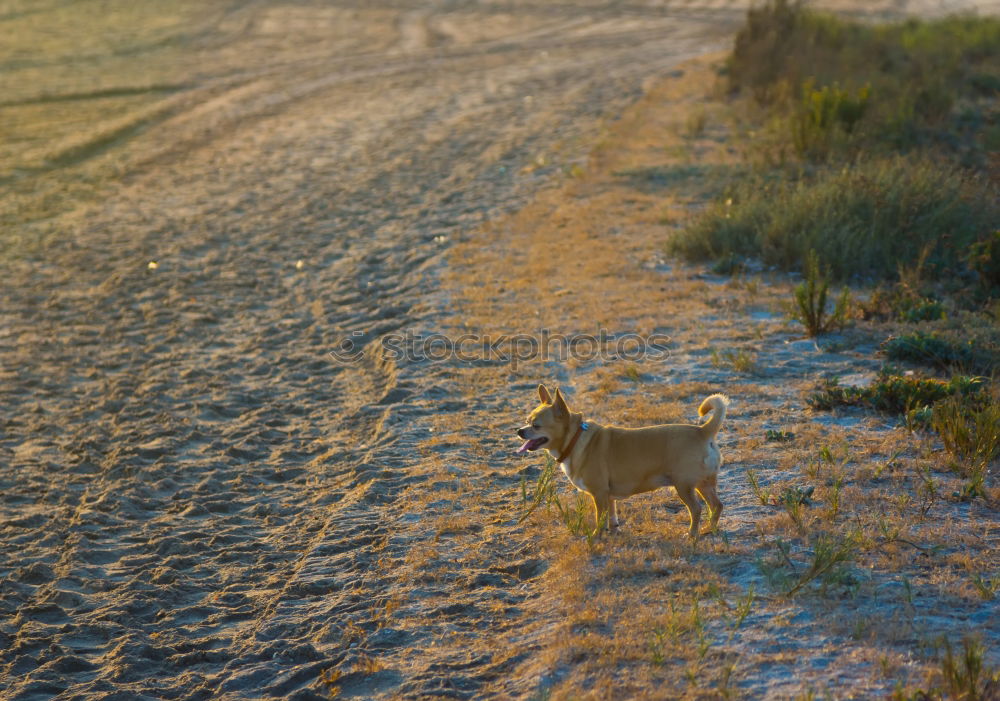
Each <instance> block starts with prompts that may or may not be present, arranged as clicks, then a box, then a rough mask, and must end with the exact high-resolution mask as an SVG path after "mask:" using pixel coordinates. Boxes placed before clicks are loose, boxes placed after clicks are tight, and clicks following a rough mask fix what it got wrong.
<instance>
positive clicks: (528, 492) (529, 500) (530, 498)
mask: <svg viewBox="0 0 1000 701" xmlns="http://www.w3.org/2000/svg"><path fill="white" fill-rule="evenodd" d="M555 477H556V461H555V460H553V459H552V458H551V456H550V457H547V458H546V459H545V467H543V468H542V472H541V474H539V475H538V479H537V480H536V481H535V484H534V486H533V487H531V488H530V489H529V487H528V482H527V480H526V479H525V477H524V475H522V476H521V501H522V502H523V503H525V504H528V507H527V509H526V510H525V511H524V513H522V514H521V516H520V517H519V518H518V520H517V522H518V523H521V522H523V521H524V520H525V519H526V518H528V517H529V516H531V514H532V513H533V512H534V511H535V509H537V508H538V506H539V505H541V504H545V505H546V506H548V505H549V504H550V503H551V501H552V499H553V498H554V497H555V490H556V482H555Z"/></svg>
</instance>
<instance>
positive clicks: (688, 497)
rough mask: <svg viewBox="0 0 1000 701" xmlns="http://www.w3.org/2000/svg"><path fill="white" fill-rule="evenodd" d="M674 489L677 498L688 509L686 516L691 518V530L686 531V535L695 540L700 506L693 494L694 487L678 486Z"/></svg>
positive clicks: (699, 517)
mask: <svg viewBox="0 0 1000 701" xmlns="http://www.w3.org/2000/svg"><path fill="white" fill-rule="evenodd" d="M675 488H676V489H677V496H679V497H680V498H681V501H683V502H684V506H686V507H687V508H688V515H689V516H690V517H691V528H690V529H688V535H689V536H691V537H692V538H697V537H698V524H699V523H700V522H701V504H699V503H698V497H696V496H695V494H694V487H691V486H688V485H680V484H678V485H676V487H675Z"/></svg>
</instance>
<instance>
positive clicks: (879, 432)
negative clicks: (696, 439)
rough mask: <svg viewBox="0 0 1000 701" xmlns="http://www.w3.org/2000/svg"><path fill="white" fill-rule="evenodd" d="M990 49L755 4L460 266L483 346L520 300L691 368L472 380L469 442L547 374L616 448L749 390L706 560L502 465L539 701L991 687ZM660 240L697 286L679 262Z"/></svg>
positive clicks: (696, 546) (563, 483) (994, 670)
mask: <svg viewBox="0 0 1000 701" xmlns="http://www.w3.org/2000/svg"><path fill="white" fill-rule="evenodd" d="M996 28H997V23H996V22H995V21H994V20H989V19H977V20H976V21H974V22H970V21H966V20H961V19H949V20H942V21H941V22H934V23H923V22H909V23H905V24H900V25H889V26H875V25H863V26H862V25H855V24H852V23H849V22H846V21H844V20H840V19H837V18H833V17H828V16H825V15H819V14H816V13H812V12H811V11H807V10H804V9H802V8H799V7H797V6H794V5H789V4H786V3H774V4H771V5H769V6H766V7H763V8H760V9H757V10H754V11H752V12H751V13H750V15H749V18H748V23H747V26H746V27H745V28H744V30H743V32H741V34H740V37H739V39H738V40H737V42H736V46H735V50H734V52H733V53H732V54H731V55H730V56H729V57H728V58H727V59H726V60H725V61H724V63H723V64H722V66H721V68H720V64H719V59H718V58H712V59H709V58H706V59H704V60H703V61H701V62H697V61H696V62H692V63H690V64H686V65H685V66H683V67H682V68H679V69H678V70H677V74H678V75H677V76H675V77H674V78H672V79H671V80H669V81H665V82H664V84H663V85H662V86H659V87H657V88H655V89H654V90H653V91H652V92H651V93H650V94H649V95H647V97H646V98H644V101H642V102H641V103H640V104H638V105H637V106H636V108H635V109H633V110H630V111H629V112H627V113H626V114H625V115H623V116H622V117H621V119H619V120H617V121H616V122H615V124H614V125H612V126H609V128H608V133H607V135H606V138H605V139H604V141H602V144H601V145H600V147H599V148H598V149H596V151H595V153H594V154H592V156H591V158H590V160H589V161H588V162H587V164H586V167H585V168H584V167H583V166H580V167H579V168H578V169H576V170H573V172H572V173H571V172H569V170H567V174H568V176H569V177H567V180H566V183H565V184H564V185H563V187H562V188H561V189H559V190H558V191H557V190H556V189H554V190H553V191H552V192H548V193H545V194H543V195H540V196H539V199H538V200H537V201H536V202H534V203H532V204H531V205H530V206H528V207H526V208H525V209H524V210H522V211H519V212H518V213H517V214H515V215H512V216H511V217H510V218H509V219H504V220H502V221H500V222H495V223H491V225H490V227H489V228H487V229H485V230H484V232H482V234H481V235H480V236H478V237H477V238H475V239H473V240H471V241H470V242H469V243H464V244H462V245H461V246H459V247H458V248H457V249H456V252H455V253H454V255H455V260H456V261H466V260H472V261H474V262H475V270H474V272H473V271H469V272H461V271H457V272H455V273H454V275H455V278H454V280H453V281H452V282H451V283H450V284H451V286H452V289H455V290H459V291H460V292H457V293H456V300H459V301H460V307H461V310H462V315H461V319H462V324H463V326H462V327H461V328H463V329H464V328H485V329H490V330H491V331H494V332H496V333H515V332H517V331H518V330H523V324H524V321H523V319H524V313H523V310H524V300H525V299H530V300H531V309H532V312H533V313H534V314H535V317H536V319H537V324H538V325H539V326H540V327H542V328H548V327H558V328H561V329H572V330H576V329H579V330H581V332H582V331H585V330H586V329H589V328H591V325H592V324H593V322H594V321H595V320H597V321H598V322H599V323H602V324H608V325H611V326H614V327H615V328H618V327H619V326H621V327H626V328H635V329H640V330H653V329H657V330H664V329H665V330H667V331H668V332H669V334H670V336H671V349H672V351H675V353H674V354H673V355H672V356H671V358H670V359H669V360H667V361H656V362H653V361H649V360H646V359H642V360H635V361H633V360H628V361H627V362H625V361H605V362H600V363H589V362H583V361H580V362H569V363H566V364H565V365H563V364H553V363H548V364H546V363H543V362H535V363H526V364H525V365H524V366H519V367H518V369H517V371H516V372H509V371H507V370H506V369H505V370H497V369H495V368H485V367H484V368H468V369H463V370H462V372H461V375H460V382H461V383H462V385H463V386H465V387H467V388H468V392H469V397H470V399H471V398H476V399H477V400H478V398H480V397H482V396H495V397H501V398H502V399H499V400H498V401H497V403H496V408H494V406H493V405H491V406H489V407H486V408H484V409H481V410H480V409H475V408H470V411H472V412H477V411H478V412H479V413H474V416H475V419H474V422H477V423H484V424H489V423H490V422H491V421H495V416H496V414H497V413H503V415H504V416H506V415H507V413H513V414H514V415H517V416H519V415H520V413H521V412H523V411H524V410H526V409H528V408H529V406H528V402H530V397H531V395H532V390H533V388H534V386H535V385H536V384H537V382H538V381H543V380H545V379H547V378H550V377H552V376H553V374H557V376H558V378H559V379H558V381H559V382H560V383H562V384H563V385H564V386H567V387H570V388H572V391H573V392H575V396H574V407H576V406H579V407H580V410H582V411H585V412H586V413H587V416H588V418H590V417H591V416H593V417H594V420H595V421H607V422H609V423H612V422H613V423H616V424H620V425H626V426H642V425H650V424H653V423H664V422H675V421H685V422H686V421H692V420H695V419H694V417H693V414H692V407H694V406H697V403H698V402H700V401H701V399H703V398H704V397H705V396H706V395H708V394H711V393H712V392H716V391H725V392H728V393H730V394H731V395H732V396H733V397H734V407H733V411H732V412H731V414H730V416H728V417H727V419H726V424H725V427H724V429H723V432H722V433H721V434H720V443H721V447H722V450H723V454H724V456H725V460H726V466H725V467H724V468H723V474H722V475H721V477H720V480H721V481H720V485H721V488H722V491H723V494H722V499H723V501H724V503H725V510H724V512H723V515H722V519H721V521H720V524H719V529H718V530H717V531H715V532H711V533H709V532H706V533H705V534H703V536H702V537H701V538H700V540H698V541H697V542H694V543H693V542H690V541H688V540H687V539H686V538H685V532H684V528H685V518H686V516H685V514H684V513H683V511H682V509H683V507H681V506H680V504H679V503H678V501H677V499H676V497H675V496H672V495H670V494H669V493H667V492H663V491H658V492H652V493H650V494H646V495H637V496H634V497H631V498H629V499H627V500H624V502H623V503H622V504H621V518H622V527H621V529H620V530H619V531H618V532H616V533H615V534H614V535H605V536H597V537H595V535H594V529H595V527H597V526H598V525H600V524H595V523H594V520H593V515H592V513H593V512H592V509H591V508H590V506H589V504H588V502H587V498H586V497H584V496H583V495H581V494H579V493H578V492H577V491H576V490H575V489H574V488H573V487H572V486H571V485H570V484H568V482H567V480H566V479H565V477H564V476H563V475H562V474H561V471H560V470H559V469H558V467H557V466H556V465H555V464H554V463H552V462H551V461H544V458H542V456H534V457H532V458H530V460H528V462H522V463H521V464H520V465H519V466H518V467H520V469H519V470H517V472H516V473H514V474H512V473H511V472H509V471H506V468H504V469H499V470H497V473H496V474H495V476H494V474H493V473H491V472H490V470H492V469H494V468H493V464H492V463H491V462H489V461H486V459H485V458H484V465H483V471H484V473H486V474H488V475H490V476H489V477H487V478H483V479H486V480H487V481H488V482H489V484H490V485H491V486H492V487H495V488H497V489H498V490H499V491H498V493H499V492H502V495H503V498H502V499H496V500H495V501H496V503H497V504H500V506H498V507H497V509H498V510H500V511H501V513H500V514H498V516H497V517H496V518H495V519H494V520H493V521H492V522H491V523H495V524H500V525H498V526H497V527H496V528H497V531H496V533H498V534H500V535H497V536H496V538H497V539H498V540H500V541H503V542H507V541H510V540H515V539H518V538H523V541H520V542H524V543H526V544H527V545H526V546H525V548H526V551H530V553H531V557H532V558H535V557H536V556H537V560H538V561H539V562H541V563H544V573H543V574H540V575H539V578H538V584H537V585H536V586H535V588H534V589H533V591H537V592H538V593H539V599H538V602H537V607H538V610H543V611H546V612H554V613H553V614H552V618H551V619H549V621H548V622H547V623H544V624H542V623H539V624H538V625H537V626H528V627H527V628H526V630H525V636H526V638H528V639H531V640H533V641H537V653H536V652H535V651H532V653H531V656H530V658H531V660H532V661H531V663H530V665H529V664H527V663H526V664H525V665H524V667H522V668H521V669H529V670H530V671H531V672H532V674H533V675H534V676H532V677H531V678H532V679H537V680H538V681H537V688H536V690H535V694H536V695H535V697H536V698H552V699H561V698H596V697H605V696H606V697H611V698H619V697H620V698H625V697H636V698H639V697H663V696H669V697H671V698H691V699H718V698H722V699H727V698H764V697H766V698H801V699H808V698H817V699H818V698H838V697H840V696H843V695H854V696H858V697H864V698H895V699H925V700H926V699H952V698H963V699H974V698H990V697H991V696H990V695H991V694H993V695H995V693H996V689H997V688H998V685H1000V678H998V665H1000V650H998V645H997V640H998V632H997V631H998V629H997V626H996V624H995V623H994V621H996V620H998V617H997V616H996V613H997V608H996V607H997V603H998V601H1000V596H998V592H1000V577H998V576H997V573H996V571H995V570H996V567H995V562H996V560H997V556H998V553H997V548H996V542H997V538H996V534H997V528H998V520H997V514H998V506H1000V489H998V487H997V484H996V482H995V472H996V464H997V462H996V461H997V458H998V445H1000V438H998V437H1000V411H998V407H1000V403H998V390H997V384H996V382H995V380H994V376H993V375H994V371H995V370H994V369H995V368H996V367H997V366H998V360H1000V331H998V329H1000V324H998V313H1000V306H998V305H997V301H996V296H997V289H998V281H1000V263H998V259H997V254H998V253H1000V236H998V235H997V234H996V231H997V228H998V224H1000V219H998V210H997V204H996V200H997V198H996V197H995V192H996V187H997V183H996V181H995V177H996V173H995V171H994V170H991V165H990V161H989V154H990V150H991V149H994V150H995V147H994V146H993V145H992V144H993V141H992V140H993V139H995V138H996V137H995V136H994V135H993V126H992V125H993V124H994V123H995V121H996V115H997V93H996V90H993V89H992V88H990V87H989V86H990V85H991V82H990V79H989V78H988V76H989V75H994V74H1000V73H998V68H1000V64H998V62H997V51H998V45H997V42H996V41H995V40H994V38H993V37H995V36H996ZM842 54H846V55H842ZM925 64H926V67H923V66H925ZM713 77H715V78H716V79H717V80H718V82H719V83H721V88H722V89H721V90H720V89H713V87H712V80H713ZM925 80H926V81H929V84H927V85H925V84H924V83H921V82H919V81H925ZM930 83H932V84H933V86H932V87H934V90H931V89H930V87H931V86H930ZM935 91H937V92H935ZM942 94H944V95H945V97H942V96H941V95H942ZM949 95H950V96H951V97H948V96H949ZM929 104H933V105H936V107H935V109H934V110H930V111H928V110H927V109H925V105H929ZM908 105H909V107H908ZM993 167H995V166H993ZM574 168H575V166H574ZM665 229H669V230H670V231H671V232H672V233H671V238H670V240H669V242H668V245H667V246H666V249H667V250H666V252H667V253H669V254H676V255H678V256H680V257H685V258H688V259H691V260H694V261H696V262H698V263H702V264H706V265H699V266H687V265H681V264H678V262H677V261H676V260H673V259H671V257H670V256H664V255H663V253H664V250H663V243H664V241H663V233H662V232H664V230H665ZM501 234H502V236H503V239H502V240H503V242H504V246H502V247H499V246H494V245H492V244H493V243H494V242H495V241H496V240H497V237H498V235H501ZM552 250H571V251H573V252H574V256H573V260H572V264H570V265H566V264H565V260H564V259H562V258H559V257H554V256H552V255H550V254H549V253H550V252H551V251H552ZM457 268H458V266H456V269H457ZM466 269H467V268H466ZM484 271H486V272H484ZM494 274H495V275H496V277H497V279H498V280H499V281H500V282H501V283H502V284H501V285H500V289H501V290H502V291H504V292H505V294H504V295H498V294H496V293H495V292H494V291H493V290H491V289H488V288H484V287H483V286H482V285H481V284H479V281H480V280H481V278H482V276H483V275H494ZM511 290H514V291H518V290H523V291H525V294H523V295H519V294H510V295H509V296H508V295H506V292H507V291H511ZM498 320H500V321H498ZM531 323H536V322H535V321H534V320H533V321H532V322H531ZM518 324H520V326H519V325H518ZM800 336H807V337H809V338H808V339H803V338H800ZM512 388H517V389H516V390H513V389H512ZM491 393H492V394H491ZM526 398H528V399H527V400H526ZM472 404H474V405H475V406H478V404H476V403H475V402H473V403H472ZM472 420H473V419H470V421H472ZM448 431H453V433H451V434H449V433H448ZM434 440H437V441H448V440H453V441H459V442H460V441H462V440H464V437H463V435H462V434H461V433H460V432H454V429H451V428H449V427H448V426H445V425H442V427H441V433H437V432H436V433H435V439H434ZM428 454H429V455H430V454H432V453H431V452H430V448H429V453H428ZM522 466H523V467H522ZM442 469H444V468H442ZM498 485H499V486H498ZM490 494H491V496H490V497H488V498H486V499H487V500H488V501H490V503H491V504H492V503H493V502H494V499H493V497H492V494H493V493H492V492H491V493H490ZM508 500H509V501H508ZM470 510H471V509H470ZM488 533H490V531H489V528H487V530H486V531H484V532H481V533H476V534H475V536H474V537H475V538H483V537H485V534H488ZM536 554H537V555H536ZM539 569H540V570H541V569H542V568H541V567H539Z"/></svg>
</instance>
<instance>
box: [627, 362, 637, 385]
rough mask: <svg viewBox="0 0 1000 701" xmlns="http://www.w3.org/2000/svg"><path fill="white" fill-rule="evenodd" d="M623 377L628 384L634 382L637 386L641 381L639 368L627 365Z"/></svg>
mask: <svg viewBox="0 0 1000 701" xmlns="http://www.w3.org/2000/svg"><path fill="white" fill-rule="evenodd" d="M625 377H626V379H628V380H629V381H630V382H635V383H636V384H638V383H639V381H640V379H641V376H640V375H639V368H637V367H636V366H635V365H627V366H626V367H625Z"/></svg>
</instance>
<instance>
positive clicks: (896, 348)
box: [882, 331, 976, 369]
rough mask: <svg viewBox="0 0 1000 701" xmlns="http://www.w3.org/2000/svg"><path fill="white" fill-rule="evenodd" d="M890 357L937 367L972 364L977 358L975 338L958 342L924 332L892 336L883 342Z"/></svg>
mask: <svg viewBox="0 0 1000 701" xmlns="http://www.w3.org/2000/svg"><path fill="white" fill-rule="evenodd" d="M882 349H883V350H884V351H885V355H886V357H887V358H888V359H889V360H905V361H909V362H913V363H921V364H923V365H930V366H932V367H937V368H942V369H943V368H949V367H969V366H970V365H972V364H973V363H974V361H975V357H976V353H975V349H974V343H973V341H972V340H971V339H970V340H967V341H965V342H961V341H957V340H955V339H953V338H946V337H944V336H942V335H941V334H938V333H934V332H930V333H925V332H923V331H916V332H914V333H909V334H903V335H902V336H892V337H890V338H889V339H887V340H886V341H885V342H884V343H883V344H882Z"/></svg>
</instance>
